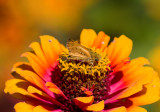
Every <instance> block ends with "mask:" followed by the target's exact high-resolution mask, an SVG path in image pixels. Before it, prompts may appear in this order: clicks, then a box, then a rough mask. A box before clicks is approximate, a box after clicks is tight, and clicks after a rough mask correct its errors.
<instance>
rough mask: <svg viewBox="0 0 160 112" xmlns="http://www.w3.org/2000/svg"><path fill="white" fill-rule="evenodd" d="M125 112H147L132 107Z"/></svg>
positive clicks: (140, 108)
mask: <svg viewBox="0 0 160 112" xmlns="http://www.w3.org/2000/svg"><path fill="white" fill-rule="evenodd" d="M127 112H147V110H146V109H144V108H142V107H135V106H132V107H130V108H129V109H127Z"/></svg>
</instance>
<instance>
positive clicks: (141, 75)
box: [119, 67, 154, 98]
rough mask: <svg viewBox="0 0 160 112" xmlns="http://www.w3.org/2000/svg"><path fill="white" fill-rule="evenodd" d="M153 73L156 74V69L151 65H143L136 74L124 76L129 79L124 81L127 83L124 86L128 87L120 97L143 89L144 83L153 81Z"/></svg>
mask: <svg viewBox="0 0 160 112" xmlns="http://www.w3.org/2000/svg"><path fill="white" fill-rule="evenodd" d="M152 75H154V71H153V69H152V68H150V67H143V68H142V69H141V70H137V71H135V73H134V74H130V77H129V75H128V76H127V77H126V78H124V80H127V81H126V82H124V85H126V86H124V87H127V89H125V90H124V91H123V92H122V93H121V95H120V96H119V98H124V97H128V96H131V95H133V94H135V93H137V92H139V91H141V90H142V89H143V85H145V84H148V83H150V82H151V81H152V79H153V76H152Z"/></svg>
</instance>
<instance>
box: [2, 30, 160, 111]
mask: <svg viewBox="0 0 160 112" xmlns="http://www.w3.org/2000/svg"><path fill="white" fill-rule="evenodd" d="M40 38H41V44H39V43H38V42H33V43H32V44H31V45H30V47H31V48H32V49H33V51H32V52H26V53H24V54H22V56H24V57H27V58H28V60H29V63H27V62H18V63H16V64H15V65H14V66H13V69H12V75H13V76H14V77H15V78H14V79H10V80H8V81H7V82H6V87H5V90H4V91H5V92H6V93H9V94H11V95H13V96H14V97H16V98H18V99H20V100H22V101H25V102H20V103H17V104H16V105H15V107H14V108H15V110H16V112H24V111H27V112H29V111H35V112H40V111H45V112H55V111H58V112H62V111H65V112H77V111H78V112H82V111H101V112H126V111H127V112H135V111H137V112H146V110H145V109H144V108H142V107H139V106H142V105H147V104H151V103H154V102H156V101H158V100H159V98H160V96H159V94H160V80H159V77H158V74H157V73H156V72H155V71H154V70H153V69H152V68H151V67H150V66H144V65H149V62H148V60H147V59H145V58H143V57H139V58H136V59H133V60H130V59H129V55H130V53H131V50H132V44H133V43H132V40H130V39H129V38H127V37H126V36H124V35H121V36H120V37H119V38H114V40H113V41H112V42H111V43H110V44H109V45H108V43H109V40H110V37H109V36H108V35H106V34H105V33H104V32H99V33H98V34H96V32H95V31H94V30H91V29H84V30H83V31H82V33H81V36H80V43H78V42H77V41H70V42H68V43H67V49H66V48H65V47H64V46H63V45H62V44H60V43H59V42H58V41H57V40H56V39H55V38H54V37H51V36H47V35H46V36H41V37H40ZM153 94H154V96H153Z"/></svg>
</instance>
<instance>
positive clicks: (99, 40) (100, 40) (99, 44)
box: [92, 31, 110, 50]
mask: <svg viewBox="0 0 160 112" xmlns="http://www.w3.org/2000/svg"><path fill="white" fill-rule="evenodd" d="M109 40H110V37H109V36H108V35H106V34H105V33H104V32H102V31H101V32H99V33H98V36H97V37H96V38H95V40H94V42H93V45H92V47H95V48H99V49H102V50H104V49H105V48H106V47H107V45H108V42H109Z"/></svg>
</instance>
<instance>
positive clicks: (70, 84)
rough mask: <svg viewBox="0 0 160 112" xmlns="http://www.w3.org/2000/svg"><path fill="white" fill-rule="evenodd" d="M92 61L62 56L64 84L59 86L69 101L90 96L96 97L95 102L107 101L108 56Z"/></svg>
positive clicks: (61, 65) (61, 66)
mask: <svg viewBox="0 0 160 112" xmlns="http://www.w3.org/2000/svg"><path fill="white" fill-rule="evenodd" d="M90 60H92V59H89V58H84V59H79V57H74V58H71V57H70V56H69V54H68V53H63V54H61V56H60V58H59V68H60V69H61V74H62V83H61V84H60V85H59V86H60V88H61V90H62V91H63V92H64V94H65V95H66V96H67V97H68V98H69V99H73V98H76V97H82V96H89V95H94V97H95V102H98V101H101V100H103V99H105V95H107V93H108V91H109V86H108V84H109V83H108V80H107V79H108V76H107V75H108V72H109V70H110V68H109V60H108V58H107V57H106V56H103V57H101V59H100V60H94V61H92V63H91V62H90Z"/></svg>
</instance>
